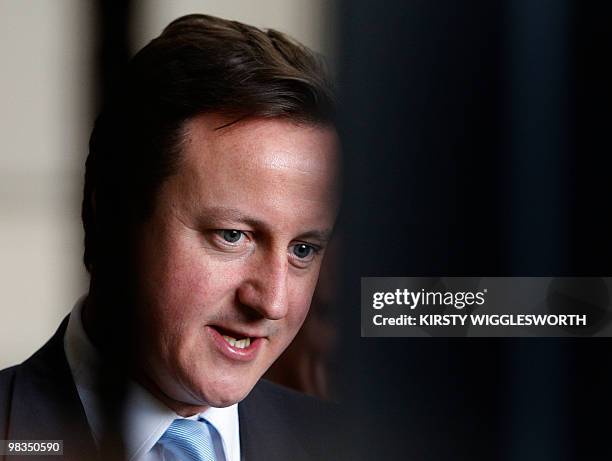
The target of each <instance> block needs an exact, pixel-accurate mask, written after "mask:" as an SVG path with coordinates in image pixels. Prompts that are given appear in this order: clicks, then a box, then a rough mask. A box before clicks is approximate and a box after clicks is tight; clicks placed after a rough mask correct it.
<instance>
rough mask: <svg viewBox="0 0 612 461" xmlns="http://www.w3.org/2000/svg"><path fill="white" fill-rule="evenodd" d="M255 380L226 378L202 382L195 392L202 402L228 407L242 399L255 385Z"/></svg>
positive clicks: (217, 406) (218, 406) (213, 405)
mask: <svg viewBox="0 0 612 461" xmlns="http://www.w3.org/2000/svg"><path fill="white" fill-rule="evenodd" d="M255 383H256V381H255V382H252V383H251V382H250V381H246V380H245V379H244V378H243V379H238V380H234V379H233V380H231V381H229V382H228V380H224V379H220V380H219V381H216V382H213V383H211V382H207V383H202V384H201V385H200V386H198V387H199V389H198V392H197V393H194V394H195V395H197V396H198V397H199V400H200V401H201V402H202V403H205V404H206V405H208V406H211V407H216V408H224V407H229V406H230V405H233V404H235V403H238V402H240V401H241V400H243V399H244V398H245V397H246V396H247V395H248V394H249V392H251V389H252V388H253V387H254V386H255Z"/></svg>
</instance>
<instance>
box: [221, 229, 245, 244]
mask: <svg viewBox="0 0 612 461" xmlns="http://www.w3.org/2000/svg"><path fill="white" fill-rule="evenodd" d="M217 232H218V233H219V235H220V236H221V238H223V240H225V241H226V242H227V243H238V242H239V241H240V239H241V238H242V237H243V236H244V232H241V231H239V230H236V229H221V230H219V231H217Z"/></svg>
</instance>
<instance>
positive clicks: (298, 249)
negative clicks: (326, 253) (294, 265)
mask: <svg viewBox="0 0 612 461" xmlns="http://www.w3.org/2000/svg"><path fill="white" fill-rule="evenodd" d="M317 251H318V249H317V248H315V247H313V246H312V245H308V244H306V243H296V244H295V245H293V247H292V249H291V253H293V255H294V256H296V257H297V258H299V259H300V260H302V261H310V260H311V259H312V258H313V257H314V255H315V254H316V253H317Z"/></svg>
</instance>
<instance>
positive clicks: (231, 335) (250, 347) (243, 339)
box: [206, 325, 264, 362]
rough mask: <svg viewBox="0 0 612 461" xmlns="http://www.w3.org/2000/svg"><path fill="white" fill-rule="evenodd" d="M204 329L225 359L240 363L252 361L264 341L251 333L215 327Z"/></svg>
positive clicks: (210, 326)
mask: <svg viewBox="0 0 612 461" xmlns="http://www.w3.org/2000/svg"><path fill="white" fill-rule="evenodd" d="M206 328H207V330H208V332H209V334H210V335H211V337H212V339H213V343H214V344H215V346H216V347H217V349H218V350H219V351H220V352H221V353H222V354H223V355H224V356H225V357H227V358H229V359H232V360H237V361H241V362H245V361H251V360H254V359H255V357H256V356H257V353H258V351H259V348H260V346H261V344H262V342H263V340H264V338H263V337H261V336H256V335H254V334H253V333H247V332H238V331H235V330H230V329H227V328H224V327H220V326H217V325H209V326H207V327H206Z"/></svg>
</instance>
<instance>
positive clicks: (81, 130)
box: [0, 0, 92, 368]
mask: <svg viewBox="0 0 612 461" xmlns="http://www.w3.org/2000/svg"><path fill="white" fill-rule="evenodd" d="M90 19H91V2H84V1H82V0H62V1H48V0H34V1H28V2H24V1H20V0H1V1H0V56H2V64H1V70H0V101H2V103H1V104H0V280H1V282H0V283H1V286H2V291H1V300H0V368H3V367H5V366H8V365H10V364H13V363H16V362H19V361H22V360H23V359H25V358H27V357H28V356H29V355H30V354H31V353H32V352H33V351H34V350H35V349H37V348H38V347H39V346H41V345H42V344H43V343H44V341H46V339H47V338H49V337H50V336H51V334H52V333H53V331H54V329H55V328H56V327H57V325H58V324H59V322H60V320H61V318H62V317H63V316H64V315H65V314H66V313H67V312H68V311H69V310H70V309H71V307H72V305H73V304H74V302H75V300H76V299H77V297H78V296H79V295H80V294H81V293H83V292H84V289H85V287H86V286H87V285H86V276H85V271H84V270H83V269H82V267H81V266H82V264H81V252H82V251H81V246H82V245H81V242H82V232H81V226H80V214H79V213H80V211H79V200H80V197H79V194H80V189H81V181H82V180H81V173H82V171H81V170H82V163H83V156H84V153H85V152H86V146H87V139H88V132H89V130H90V126H91V121H92V116H91V113H90V111H89V107H88V101H89V96H90V93H91V80H92V79H91V75H90V71H89V68H90V61H91V59H92V57H91V55H90V52H91V40H90V36H91V33H90V32H91V27H92V24H91V23H90Z"/></svg>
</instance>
